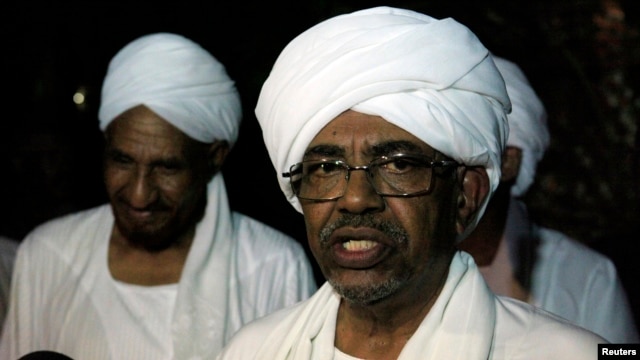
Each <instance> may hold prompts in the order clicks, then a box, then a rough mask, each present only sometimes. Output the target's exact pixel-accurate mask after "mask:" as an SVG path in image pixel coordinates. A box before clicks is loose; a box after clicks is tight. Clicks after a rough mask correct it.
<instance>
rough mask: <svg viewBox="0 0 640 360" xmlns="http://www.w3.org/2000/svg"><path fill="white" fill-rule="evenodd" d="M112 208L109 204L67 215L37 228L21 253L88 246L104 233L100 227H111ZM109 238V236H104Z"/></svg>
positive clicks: (28, 235) (31, 233)
mask: <svg viewBox="0 0 640 360" xmlns="http://www.w3.org/2000/svg"><path fill="white" fill-rule="evenodd" d="M111 219H112V215H111V208H110V207H109V205H108V204H105V205H101V206H98V207H94V208H91V209H87V210H83V211H79V212H75V213H71V214H67V215H64V216H61V217H58V218H55V219H52V220H49V221H47V222H45V223H43V224H40V225H38V226H37V227H35V228H34V229H33V230H32V231H31V232H30V233H29V234H27V236H26V237H25V238H24V240H23V241H22V243H21V246H20V250H19V251H20V252H24V251H28V250H27V249H30V250H33V248H42V247H45V248H51V249H63V248H75V247H78V246H79V245H80V244H85V245H88V241H87V240H88V239H92V238H96V235H99V234H103V233H104V231H101V230H100V229H99V226H100V225H101V224H102V225H103V226H105V227H106V226H109V231H110V227H111V223H112V221H111ZM104 235H105V236H108V233H107V234H104Z"/></svg>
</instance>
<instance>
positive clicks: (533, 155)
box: [493, 56, 550, 197]
mask: <svg viewBox="0 0 640 360" xmlns="http://www.w3.org/2000/svg"><path fill="white" fill-rule="evenodd" d="M493 61H494V62H495V64H496V66H497V67H498V70H500V73H501V74H502V77H503V78H504V81H505V84H506V86H507V93H508V94H509V98H510V99H511V106H512V110H511V113H510V114H509V115H508V116H507V118H508V121H509V136H508V137H507V146H514V147H517V148H520V149H521V150H522V160H521V162H520V169H519V171H518V177H517V178H516V183H515V184H514V185H513V186H512V187H511V195H513V196H516V197H517V196H521V195H524V193H526V192H527V190H528V189H529V186H531V184H532V183H533V180H534V178H535V175H536V167H537V165H538V162H539V161H540V160H541V159H542V157H543V156H544V153H545V151H546V150H547V148H548V147H549V141H550V140H549V137H550V136H549V129H548V128H547V112H546V110H545V108H544V105H543V104H542V101H541V100H540V98H538V95H537V94H536V93H535V91H534V90H533V88H532V87H531V85H530V84H529V81H528V80H527V77H526V76H525V75H524V73H523V72H522V70H521V69H520V67H518V65H516V64H514V63H513V62H511V61H509V60H506V59H503V58H500V57H497V56H494V57H493Z"/></svg>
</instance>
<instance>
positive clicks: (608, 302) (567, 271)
mask: <svg viewBox="0 0 640 360" xmlns="http://www.w3.org/2000/svg"><path fill="white" fill-rule="evenodd" d="M538 234H539V240H540V245H539V246H538V251H537V256H538V258H537V260H536V265H535V266H534V268H533V274H532V289H531V292H532V299H533V304H534V305H537V306H540V307H542V308H543V309H545V310H547V311H550V312H553V313H555V314H558V315H560V316H562V317H564V318H566V319H569V320H571V321H573V322H574V323H576V324H578V325H580V326H583V327H585V328H587V329H589V330H591V331H593V332H595V333H597V334H600V335H601V336H603V337H604V338H606V339H607V340H608V341H610V342H612V343H636V344H637V343H639V342H640V338H639V337H638V330H637V328H636V324H635V322H634V321H635V320H634V318H633V313H632V311H631V307H630V305H629V301H628V298H627V294H626V292H625V290H624V288H623V287H622V283H621V282H620V279H619V278H618V273H617V271H616V267H615V265H614V264H613V263H612V262H611V260H609V258H607V257H605V256H604V255H602V254H600V253H598V252H597V251H595V250H592V249H591V248H589V247H587V246H585V245H583V244H581V243H579V242H577V241H575V240H573V239H571V238H569V237H567V236H566V235H564V234H562V233H560V232H558V231H555V230H551V229H546V228H541V229H539V231H538Z"/></svg>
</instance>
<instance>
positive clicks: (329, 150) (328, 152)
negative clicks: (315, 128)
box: [304, 144, 345, 159]
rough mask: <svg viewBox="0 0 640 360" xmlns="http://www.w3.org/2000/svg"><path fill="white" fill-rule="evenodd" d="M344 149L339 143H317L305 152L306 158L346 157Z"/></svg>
mask: <svg viewBox="0 0 640 360" xmlns="http://www.w3.org/2000/svg"><path fill="white" fill-rule="evenodd" d="M344 153H345V152H344V149H343V148H342V147H340V146H337V145H326V144H321V145H316V146H314V147H312V148H310V149H308V150H307V151H305V153H304V159H306V158H308V157H312V156H323V157H344Z"/></svg>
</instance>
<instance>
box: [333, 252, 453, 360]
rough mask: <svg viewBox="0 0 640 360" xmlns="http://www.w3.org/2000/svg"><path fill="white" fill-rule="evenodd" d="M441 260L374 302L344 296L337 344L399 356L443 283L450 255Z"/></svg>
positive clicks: (364, 353) (357, 352)
mask: <svg viewBox="0 0 640 360" xmlns="http://www.w3.org/2000/svg"><path fill="white" fill-rule="evenodd" d="M442 262H443V263H442V264H438V265H435V266H432V267H430V268H429V270H430V271H426V272H425V273H426V274H425V275H424V276H423V277H422V278H421V279H418V281H413V282H411V284H409V285H408V286H406V287H404V288H403V290H401V291H399V292H398V293H396V294H394V295H392V296H389V297H388V298H385V299H383V300H380V301H378V302H376V303H374V304H368V305H362V304H354V303H350V302H348V301H347V300H345V299H342V302H341V304H340V308H339V310H338V320H337V325H336V337H335V345H336V347H337V348H338V349H340V350H341V351H342V352H344V353H346V354H349V355H351V356H355V357H359V358H366V359H372V360H374V359H395V358H397V357H398V356H399V355H400V352H401V351H402V349H403V348H404V346H405V345H406V343H407V342H408V341H409V339H410V338H411V336H412V335H413V334H414V333H415V332H416V330H417V329H418V327H419V326H420V324H421V323H422V321H423V320H424V318H425V317H426V316H427V314H428V313H429V311H430V310H431V308H432V306H433V304H434V303H435V301H436V299H437V298H438V295H439V294H440V291H441V290H442V287H443V286H444V283H445V281H446V278H447V275H448V269H449V264H450V262H451V258H448V262H447V260H446V259H443V260H442Z"/></svg>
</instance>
